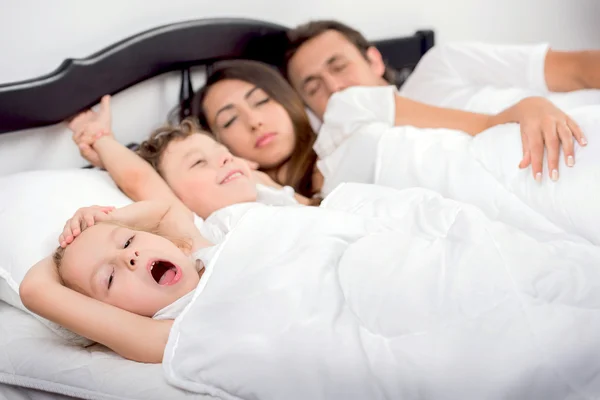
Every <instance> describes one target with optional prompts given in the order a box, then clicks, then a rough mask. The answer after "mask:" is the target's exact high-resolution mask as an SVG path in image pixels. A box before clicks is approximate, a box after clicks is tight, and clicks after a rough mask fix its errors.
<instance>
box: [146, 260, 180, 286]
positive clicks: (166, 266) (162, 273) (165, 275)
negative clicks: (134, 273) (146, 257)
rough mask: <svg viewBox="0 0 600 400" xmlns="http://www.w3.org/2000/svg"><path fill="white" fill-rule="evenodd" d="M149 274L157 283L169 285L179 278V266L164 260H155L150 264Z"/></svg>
mask: <svg viewBox="0 0 600 400" xmlns="http://www.w3.org/2000/svg"><path fill="white" fill-rule="evenodd" d="M149 269H150V275H152V278H153V279H154V280H155V281H156V283H158V284H159V285H161V286H163V285H171V284H173V283H176V281H177V280H179V279H178V278H179V275H180V273H179V268H178V267H177V266H176V265H175V264H173V263H171V262H169V261H166V260H156V261H153V262H152V263H151V264H150V267H149Z"/></svg>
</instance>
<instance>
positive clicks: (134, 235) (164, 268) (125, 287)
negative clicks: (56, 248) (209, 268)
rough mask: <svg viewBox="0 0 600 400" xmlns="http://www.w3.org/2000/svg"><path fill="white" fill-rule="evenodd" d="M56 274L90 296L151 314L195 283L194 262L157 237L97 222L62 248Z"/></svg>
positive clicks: (184, 293) (191, 287)
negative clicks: (63, 250) (62, 251)
mask: <svg viewBox="0 0 600 400" xmlns="http://www.w3.org/2000/svg"><path fill="white" fill-rule="evenodd" d="M59 273H60V276H61V278H62V279H63V281H64V282H65V284H66V285H67V286H68V287H70V288H72V289H74V290H77V291H78V292H80V293H83V294H85V295H87V296H89V297H92V298H94V299H97V300H100V301H102V302H104V303H108V304H111V305H113V306H115V307H119V308H121V309H124V310H127V311H130V312H133V313H135V314H139V315H143V316H146V317H152V316H153V315H154V314H156V313H157V312H158V311H160V310H161V309H163V308H164V307H166V306H167V305H169V304H171V303H173V302H175V301H176V300H177V299H179V298H181V297H183V296H184V295H186V294H187V293H189V292H191V291H192V290H194V289H195V288H196V286H197V285H198V282H199V280H200V277H199V274H198V271H197V269H196V265H195V261H194V260H192V258H190V257H189V256H187V255H186V254H185V253H184V252H183V251H182V250H181V249H179V248H178V247H177V246H176V245H175V244H173V243H172V242H171V241H169V240H168V239H165V238H163V237H161V236H158V235H155V234H152V233H148V232H143V231H137V230H132V229H129V228H124V227H120V226H116V225H112V224H109V223H100V224H97V225H94V226H91V227H90V228H88V229H86V230H85V231H83V232H82V233H81V235H79V236H78V237H77V239H75V240H74V241H73V243H71V244H70V245H69V246H67V248H66V249H65V253H64V256H63V258H62V262H61V265H60V267H59Z"/></svg>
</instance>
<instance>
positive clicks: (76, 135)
mask: <svg viewBox="0 0 600 400" xmlns="http://www.w3.org/2000/svg"><path fill="white" fill-rule="evenodd" d="M111 124H112V122H111V112H110V96H108V95H107V96H103V97H102V100H101V101H100V109H99V110H98V112H95V111H92V110H87V111H84V112H82V113H80V114H78V115H77V116H76V117H75V118H73V120H71V122H69V125H68V126H69V129H71V131H73V141H74V142H75V144H76V145H77V147H79V152H80V153H81V156H82V157H83V158H85V159H86V160H88V161H89V162H90V163H92V165H94V166H96V167H102V161H101V160H100V157H99V155H98V153H97V152H96V151H95V150H94V148H93V145H94V143H95V142H96V140H98V139H99V138H101V137H102V136H111V137H112V136H113V134H112V127H111Z"/></svg>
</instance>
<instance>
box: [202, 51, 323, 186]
mask: <svg viewBox="0 0 600 400" xmlns="http://www.w3.org/2000/svg"><path fill="white" fill-rule="evenodd" d="M192 110H193V111H192V112H193V114H194V115H195V116H196V117H197V118H198V120H199V121H200V124H201V125H202V126H203V127H204V128H205V129H206V130H209V131H210V132H212V133H213V134H214V136H215V137H216V138H217V140H218V141H220V142H221V143H223V144H224V145H225V146H227V147H228V148H229V149H230V151H231V152H232V153H233V154H235V155H237V156H238V157H241V158H245V159H247V160H251V161H254V162H256V163H258V164H259V166H260V169H261V170H262V171H264V172H266V173H267V174H268V175H269V176H270V177H271V178H272V179H273V180H275V182H277V183H279V184H281V185H288V186H291V187H293V188H294V190H295V191H296V192H297V193H299V194H301V195H303V196H306V197H308V198H312V197H313V196H315V195H317V194H318V193H319V191H320V188H321V185H322V176H321V174H320V173H319V171H318V170H317V169H316V168H315V165H316V160H317V156H316V153H315V152H314V150H313V144H314V142H315V140H316V134H315V132H314V131H313V129H312V127H311V125H310V122H309V119H308V116H307V114H306V112H305V110H304V104H303V103H302V100H301V99H300V97H298V95H297V94H296V92H295V91H294V90H293V89H292V88H291V86H290V85H289V84H288V83H287V82H286V81H285V79H283V77H282V76H281V75H280V74H279V73H278V72H277V71H276V70H274V69H272V68H271V67H269V66H267V65H265V64H262V63H259V62H256V61H241V60H238V61H226V62H222V63H220V64H219V65H218V66H217V68H216V69H215V71H214V72H213V73H212V74H211V75H210V76H209V77H208V79H207V82H206V85H205V86H204V87H203V88H202V89H201V90H200V91H199V92H198V93H197V94H196V95H195V97H194V99H193V101H192Z"/></svg>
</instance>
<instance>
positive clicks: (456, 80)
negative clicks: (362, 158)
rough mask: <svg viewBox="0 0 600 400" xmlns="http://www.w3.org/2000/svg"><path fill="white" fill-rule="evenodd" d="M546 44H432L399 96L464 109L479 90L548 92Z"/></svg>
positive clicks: (507, 94)
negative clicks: (434, 45) (545, 66)
mask: <svg viewBox="0 0 600 400" xmlns="http://www.w3.org/2000/svg"><path fill="white" fill-rule="evenodd" d="M548 48H549V46H548V44H545V43H543V44H536V45H493V44H484V43H454V44H447V45H440V46H436V47H434V48H432V49H431V50H430V51H429V52H427V53H426V54H425V55H424V56H423V58H422V59H421V61H420V62H419V64H418V65H417V67H416V68H415V70H414V71H413V73H412V74H411V75H410V77H409V78H408V80H407V81H406V82H405V84H404V85H403V86H402V88H401V90H400V94H401V95H402V96H406V97H408V98H410V99H413V100H416V101H421V102H424V103H428V104H433V105H437V106H445V107H455V108H463V109H465V108H467V106H468V105H469V100H471V99H472V98H473V97H474V96H475V95H477V94H478V93H479V92H480V91H482V90H486V91H487V93H486V95H488V96H489V95H491V96H492V97H493V96H494V95H496V96H497V97H499V98H501V99H502V98H504V99H507V100H508V99H519V98H524V97H527V96H531V95H546V94H548V87H547V84H546V79H545V73H544V64H545V60H546V54H547V52H548ZM481 99H484V98H483V97H482V96H479V100H481ZM491 101H492V102H493V99H492V100H491ZM509 105H510V104H505V106H509ZM482 111H486V110H482Z"/></svg>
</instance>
